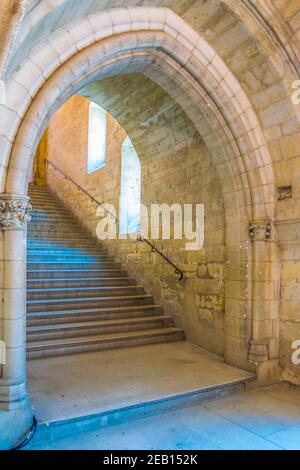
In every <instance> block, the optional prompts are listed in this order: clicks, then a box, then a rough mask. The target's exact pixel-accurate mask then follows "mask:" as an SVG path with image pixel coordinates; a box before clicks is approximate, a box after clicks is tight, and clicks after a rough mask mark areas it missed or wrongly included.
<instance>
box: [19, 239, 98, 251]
mask: <svg viewBox="0 0 300 470" xmlns="http://www.w3.org/2000/svg"><path fill="white" fill-rule="evenodd" d="M27 248H28V250H30V249H33V250H35V249H41V250H45V249H47V248H50V249H69V250H73V249H86V250H88V251H89V250H92V251H100V252H102V253H103V252H106V251H107V250H105V249H104V248H103V247H102V245H100V243H99V244H97V243H96V242H94V241H87V240H85V241H84V240H82V241H77V240H71V241H69V242H68V241H67V240H41V239H40V238H36V239H28V240H27Z"/></svg>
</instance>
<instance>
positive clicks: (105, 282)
mask: <svg viewBox="0 0 300 470" xmlns="http://www.w3.org/2000/svg"><path fill="white" fill-rule="evenodd" d="M127 285H130V286H133V285H136V280H135V279H134V278H132V277H111V278H109V277H108V278H96V277H92V278H86V277H82V278H77V279H76V278H71V277H66V278H61V279H31V280H27V289H47V288H49V287H50V288H58V289H61V288H66V287H69V288H74V289H76V288H82V287H107V286H127Z"/></svg>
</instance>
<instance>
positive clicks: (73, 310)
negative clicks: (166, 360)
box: [27, 185, 184, 359]
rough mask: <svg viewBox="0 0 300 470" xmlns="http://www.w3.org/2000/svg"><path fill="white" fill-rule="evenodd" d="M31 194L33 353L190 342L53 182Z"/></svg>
mask: <svg viewBox="0 0 300 470" xmlns="http://www.w3.org/2000/svg"><path fill="white" fill-rule="evenodd" d="M29 196H30V198H31V203H32V205H33V219H32V221H31V222H30V223H29V225H28V245H27V355H28V358H30V359H33V358H42V357H50V356H61V355H66V354H75V353H83V352H88V351H99V350H104V349H112V348H122V347H130V346H138V345H145V344H154V343H163V342H170V341H180V340H184V332H183V331H182V330H180V329H178V328H175V326H174V322H173V318H172V317H171V316H167V315H164V314H163V312H162V308H161V307H160V306H159V305H156V304H155V303H154V300H153V298H152V296H151V295H147V293H146V292H145V290H144V288H143V286H139V285H137V282H136V281H135V279H133V278H131V277H129V276H128V273H127V271H126V269H125V268H124V267H123V266H122V265H121V264H120V263H117V262H115V261H114V259H113V258H112V257H111V256H109V255H108V254H107V253H106V252H105V251H104V250H103V249H102V248H101V246H100V245H99V244H98V243H97V242H96V241H95V240H94V239H93V238H92V237H91V236H90V235H89V234H88V233H87V232H86V231H85V230H84V229H83V228H82V227H81V226H80V225H79V224H78V223H77V222H76V220H75V219H74V218H73V217H72V215H71V214H70V213H68V211H67V210H66V209H64V207H63V206H62V205H61V203H60V202H59V201H58V200H57V199H56V198H55V196H54V195H53V194H52V193H51V192H50V190H49V189H48V188H46V187H43V188H41V187H38V186H34V185H30V186H29Z"/></svg>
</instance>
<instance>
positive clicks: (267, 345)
mask: <svg viewBox="0 0 300 470" xmlns="http://www.w3.org/2000/svg"><path fill="white" fill-rule="evenodd" d="M249 237H250V240H251V242H252V319H251V320H252V329H251V340H250V344H249V361H251V362H254V363H255V364H257V365H259V364H262V363H264V362H266V361H272V360H275V359H277V358H278V351H279V349H278V348H279V310H278V305H279V288H280V284H279V278H278V274H279V269H280V265H279V262H278V247H277V243H276V240H275V229H274V225H273V224H272V222H270V221H255V222H252V223H250V226H249Z"/></svg>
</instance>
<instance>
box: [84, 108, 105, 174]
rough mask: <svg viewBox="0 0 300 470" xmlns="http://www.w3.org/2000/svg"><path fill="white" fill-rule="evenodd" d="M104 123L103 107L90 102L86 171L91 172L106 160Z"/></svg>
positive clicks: (101, 165)
mask: <svg viewBox="0 0 300 470" xmlns="http://www.w3.org/2000/svg"><path fill="white" fill-rule="evenodd" d="M106 123H107V113H106V111H105V109H103V108H101V106H98V105H97V104H96V103H93V102H91V103H90V107H89V135H88V168H87V171H88V173H89V174H90V173H93V172H94V171H96V170H99V169H100V168H102V167H103V166H104V165H105V162H106Z"/></svg>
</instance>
